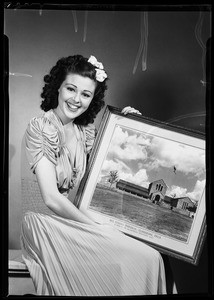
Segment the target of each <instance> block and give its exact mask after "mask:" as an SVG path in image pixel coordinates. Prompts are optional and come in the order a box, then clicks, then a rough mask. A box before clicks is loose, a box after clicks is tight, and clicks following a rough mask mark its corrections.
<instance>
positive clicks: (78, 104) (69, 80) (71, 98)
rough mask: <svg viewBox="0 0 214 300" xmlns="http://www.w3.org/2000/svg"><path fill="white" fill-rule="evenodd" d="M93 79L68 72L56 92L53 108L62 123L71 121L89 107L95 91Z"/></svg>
mask: <svg viewBox="0 0 214 300" xmlns="http://www.w3.org/2000/svg"><path fill="white" fill-rule="evenodd" d="M95 88H96V83H95V81H94V80H92V79H90V78H88V77H83V76H81V75H78V74H73V73H71V74H68V75H67V76H66V78H65V80H64V81H63V82H62V84H61V86H60V88H59V90H58V92H59V95H58V106H57V108H56V109H55V111H56V112H57V114H58V116H59V117H60V119H61V120H62V122H63V124H67V123H69V122H71V121H73V120H74V119H75V118H77V117H78V116H80V115H81V114H82V113H84V112H85V111H86V110H87V108H88V107H89V105H90V103H91V101H92V99H93V97H94V93H95Z"/></svg>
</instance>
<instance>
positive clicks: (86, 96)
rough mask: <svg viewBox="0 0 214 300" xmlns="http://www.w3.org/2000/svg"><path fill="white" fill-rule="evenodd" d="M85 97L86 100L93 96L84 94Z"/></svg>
mask: <svg viewBox="0 0 214 300" xmlns="http://www.w3.org/2000/svg"><path fill="white" fill-rule="evenodd" d="M83 97H85V98H89V97H91V95H89V94H86V93H83Z"/></svg>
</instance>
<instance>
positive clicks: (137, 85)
mask: <svg viewBox="0 0 214 300" xmlns="http://www.w3.org/2000/svg"><path fill="white" fill-rule="evenodd" d="M165 77H166V73H162V74H161V73H160V72H158V73H151V74H150V75H149V73H148V74H147V76H145V78H143V79H142V80H133V83H132V85H130V88H129V89H127V91H126V92H127V95H126V96H127V99H129V102H130V99H133V100H132V101H133V102H134V103H137V107H138V108H140V109H141V111H142V113H143V115H145V116H147V117H150V118H154V119H157V120H166V119H168V118H170V117H172V116H173V115H174V110H175V103H176V99H175V95H176V91H175V82H173V80H172V79H170V75H169V78H168V80H167V82H166V79H165Z"/></svg>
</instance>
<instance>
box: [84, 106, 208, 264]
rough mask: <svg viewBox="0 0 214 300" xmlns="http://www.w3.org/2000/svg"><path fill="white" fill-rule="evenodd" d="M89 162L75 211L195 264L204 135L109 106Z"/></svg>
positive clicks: (200, 217)
mask: <svg viewBox="0 0 214 300" xmlns="http://www.w3.org/2000/svg"><path fill="white" fill-rule="evenodd" d="M115 112H116V114H115ZM92 160H93V163H91V166H90V172H89V173H88V174H87V179H86V180H85V187H84V189H83V192H82V195H81V200H79V201H80V203H79V207H80V209H83V210H84V209H85V210H87V212H88V213H90V214H91V215H92V216H93V218H95V219H96V220H97V221H98V222H104V223H109V224H111V225H113V226H115V227H116V228H117V229H119V230H121V231H123V232H124V233H127V234H130V235H131V236H133V237H136V238H139V239H142V240H144V241H147V242H148V243H151V245H153V246H155V247H156V248H158V249H159V250H160V251H162V252H163V253H167V254H171V255H174V256H178V257H179V258H183V259H185V260H187V261H189V262H191V263H197V259H198V253H199V251H200V245H201V242H202V240H203V235H204V226H205V182H206V168H205V140H204V135H203V134H199V133H197V134H196V133H195V134H193V132H191V133H190V132H189V131H187V130H186V129H184V128H175V126H171V125H169V124H168V125H167V124H163V123H162V122H159V121H156V120H149V122H148V119H146V118H145V117H141V116H136V117H135V116H134V117H130V116H129V117H126V116H120V115H119V112H118V110H117V109H115V108H112V107H107V109H106V112H105V114H104V117H103V121H102V125H101V127H100V130H99V132H98V138H97V145H96V147H95V151H94V153H92ZM92 160H91V161H92Z"/></svg>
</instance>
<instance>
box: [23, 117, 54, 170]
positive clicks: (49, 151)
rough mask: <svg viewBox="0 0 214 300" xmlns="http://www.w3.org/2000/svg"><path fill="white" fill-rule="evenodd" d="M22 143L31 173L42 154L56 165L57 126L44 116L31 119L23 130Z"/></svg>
mask: <svg viewBox="0 0 214 300" xmlns="http://www.w3.org/2000/svg"><path fill="white" fill-rule="evenodd" d="M24 143H25V151H26V155H27V159H28V162H29V164H30V169H31V170H32V171H33V173H35V168H36V166H37V164H38V162H39V161H40V159H41V158H42V157H43V156H45V157H46V158H47V159H48V160H49V161H51V162H52V163H53V164H54V165H56V163H57V155H58V152H59V147H58V145H59V138H58V132H57V128H56V127H55V126H54V125H53V124H52V123H51V122H50V120H48V119H47V118H45V117H37V118H33V119H31V121H30V122H29V124H28V127H27V129H26V132H25V137H24Z"/></svg>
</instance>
